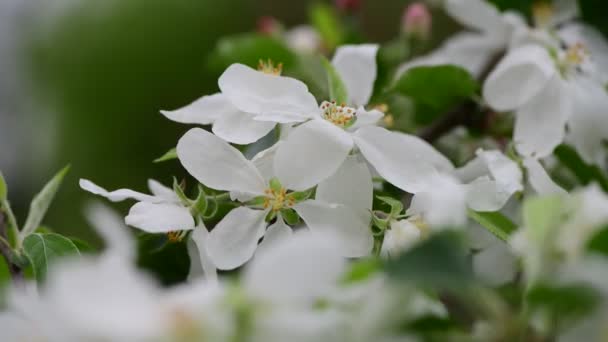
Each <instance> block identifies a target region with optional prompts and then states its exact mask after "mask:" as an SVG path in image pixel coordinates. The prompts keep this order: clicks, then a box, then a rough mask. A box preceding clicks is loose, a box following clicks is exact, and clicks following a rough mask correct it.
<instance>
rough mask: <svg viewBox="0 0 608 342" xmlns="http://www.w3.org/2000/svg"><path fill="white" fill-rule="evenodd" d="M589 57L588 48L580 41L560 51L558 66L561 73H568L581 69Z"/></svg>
mask: <svg viewBox="0 0 608 342" xmlns="http://www.w3.org/2000/svg"><path fill="white" fill-rule="evenodd" d="M589 57H590V54H589V50H588V49H587V48H586V47H585V45H584V44H582V43H576V44H574V45H571V46H569V47H568V48H567V49H565V50H564V51H562V53H561V54H560V56H559V61H558V64H559V68H560V70H561V71H562V74H564V75H568V74H570V73H572V72H573V71H581V70H582V67H583V65H584V64H585V63H586V62H587V61H588V59H589Z"/></svg>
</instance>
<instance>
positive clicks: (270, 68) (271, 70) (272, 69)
mask: <svg viewBox="0 0 608 342" xmlns="http://www.w3.org/2000/svg"><path fill="white" fill-rule="evenodd" d="M258 71H261V72H263V73H265V74H269V75H275V76H280V75H281V73H282V72H283V63H278V64H277V65H276V66H275V64H274V62H273V61H272V60H270V59H268V60H267V61H263V60H261V59H260V61H259V63H258Z"/></svg>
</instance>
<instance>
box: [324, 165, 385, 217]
mask: <svg viewBox="0 0 608 342" xmlns="http://www.w3.org/2000/svg"><path fill="white" fill-rule="evenodd" d="M373 191H374V186H373V183H372V175H371V173H370V172H369V168H368V167H367V164H366V163H365V162H362V161H359V160H357V157H356V156H350V157H348V158H346V160H345V161H344V163H343V164H342V166H341V167H340V168H339V169H338V171H337V172H336V173H334V174H333V175H332V176H330V177H329V178H327V179H325V180H324V181H322V182H321V183H319V186H317V193H316V196H315V198H316V199H317V200H319V201H322V202H326V203H335V204H343V205H345V206H347V207H350V208H352V209H354V210H356V211H361V212H367V211H369V210H371V209H372V202H373V200H374V193H373Z"/></svg>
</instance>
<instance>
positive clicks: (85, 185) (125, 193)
mask: <svg viewBox="0 0 608 342" xmlns="http://www.w3.org/2000/svg"><path fill="white" fill-rule="evenodd" d="M79 185H80V188H82V189H83V190H85V191H88V192H90V193H92V194H95V195H99V196H102V197H105V198H107V199H109V200H110V201H112V202H120V201H124V200H126V199H128V198H132V199H134V200H137V201H146V202H163V201H164V199H163V198H159V197H156V196H150V195H146V194H142V193H141V192H137V191H133V190H129V189H118V190H114V191H108V190H106V189H104V188H102V187H100V186H98V185H97V184H95V183H93V182H91V181H90V180H88V179H81V180H80V182H79Z"/></svg>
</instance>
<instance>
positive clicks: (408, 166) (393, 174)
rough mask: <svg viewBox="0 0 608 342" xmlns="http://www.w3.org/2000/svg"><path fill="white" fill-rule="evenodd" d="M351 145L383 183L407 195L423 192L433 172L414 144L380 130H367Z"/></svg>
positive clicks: (358, 133) (361, 131)
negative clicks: (373, 169) (355, 147)
mask: <svg viewBox="0 0 608 342" xmlns="http://www.w3.org/2000/svg"><path fill="white" fill-rule="evenodd" d="M353 137H354V139H355V144H356V145H357V147H358V148H359V150H360V151H361V153H362V154H363V156H364V157H365V159H367V160H368V161H369V162H370V164H372V165H373V167H374V168H375V169H376V171H378V174H380V175H381V176H382V177H383V178H384V179H386V180H387V181H388V182H389V183H391V184H393V185H395V186H397V187H398V188H400V189H402V190H405V191H407V192H410V193H416V192H419V191H422V190H424V189H426V184H427V180H428V179H429V177H431V176H433V175H434V174H436V173H437V170H436V169H435V167H433V165H432V164H431V163H430V162H429V161H428V160H427V158H428V156H426V155H423V154H420V153H421V151H423V150H422V149H421V148H420V145H419V144H418V143H417V141H416V140H413V139H410V140H411V141H409V142H412V144H409V142H408V141H405V140H404V138H403V136H401V135H399V134H396V133H394V132H391V131H388V130H386V129H385V128H382V127H373V126H367V127H363V128H360V129H359V130H358V131H357V132H355V134H354V135H353Z"/></svg>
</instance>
